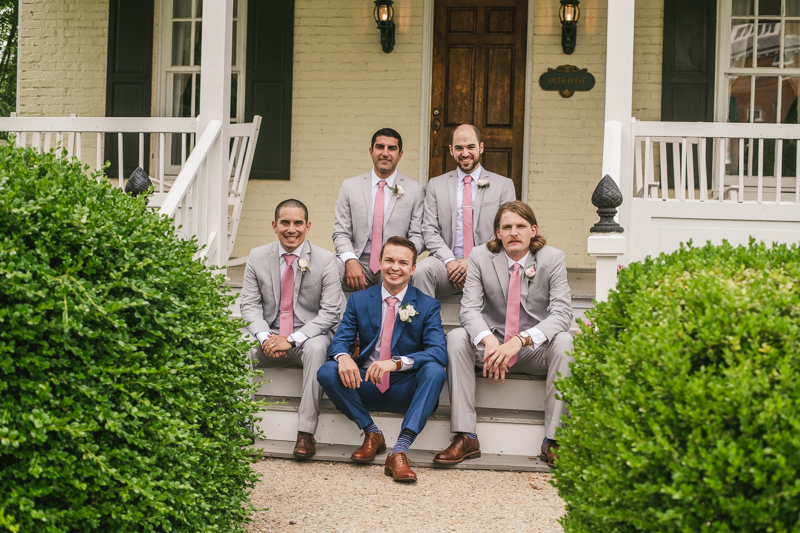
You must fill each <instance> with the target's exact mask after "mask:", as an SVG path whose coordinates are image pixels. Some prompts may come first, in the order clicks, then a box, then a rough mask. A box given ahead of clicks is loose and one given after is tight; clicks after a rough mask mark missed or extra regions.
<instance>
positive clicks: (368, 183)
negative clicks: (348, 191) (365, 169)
mask: <svg viewBox="0 0 800 533" xmlns="http://www.w3.org/2000/svg"><path fill="white" fill-rule="evenodd" d="M361 191H362V192H363V193H364V205H365V206H367V220H370V221H371V220H372V173H371V172H370V173H367V174H366V175H365V176H364V179H363V180H362V182H361ZM370 224H371V222H370Z"/></svg>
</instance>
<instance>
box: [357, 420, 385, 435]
mask: <svg viewBox="0 0 800 533" xmlns="http://www.w3.org/2000/svg"><path fill="white" fill-rule="evenodd" d="M361 430H362V431H364V432H366V433H377V434H378V435H380V434H381V430H380V429H378V426H376V425H375V422H370V423H369V425H368V426H367V427H365V428H361Z"/></svg>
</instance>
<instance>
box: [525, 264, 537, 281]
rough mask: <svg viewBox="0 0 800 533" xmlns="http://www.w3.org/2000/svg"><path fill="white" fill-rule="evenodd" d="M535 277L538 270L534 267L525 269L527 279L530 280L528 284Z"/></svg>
mask: <svg viewBox="0 0 800 533" xmlns="http://www.w3.org/2000/svg"><path fill="white" fill-rule="evenodd" d="M535 275H536V269H535V268H534V267H533V265H531V266H529V267H528V268H526V269H525V278H526V279H527V280H528V283H530V282H531V281H533V276H535Z"/></svg>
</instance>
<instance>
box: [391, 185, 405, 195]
mask: <svg viewBox="0 0 800 533" xmlns="http://www.w3.org/2000/svg"><path fill="white" fill-rule="evenodd" d="M389 190H390V191H392V192H393V193H394V195H395V196H397V197H398V198H400V197H401V196H403V193H404V192H406V191H404V190H403V188H402V187H401V186H400V185H397V184H395V186H394V187H389Z"/></svg>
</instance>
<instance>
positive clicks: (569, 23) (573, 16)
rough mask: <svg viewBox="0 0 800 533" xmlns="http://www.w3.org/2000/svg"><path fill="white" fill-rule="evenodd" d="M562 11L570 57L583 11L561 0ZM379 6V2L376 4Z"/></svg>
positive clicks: (575, 3) (565, 48)
mask: <svg viewBox="0 0 800 533" xmlns="http://www.w3.org/2000/svg"><path fill="white" fill-rule="evenodd" d="M560 2H561V9H559V10H558V18H560V19H561V49H562V50H563V51H564V53H565V54H567V55H569V54H571V53H572V52H574V51H575V44H576V42H577V40H578V19H579V18H581V10H580V8H579V7H578V4H580V1H579V0H560ZM375 3H376V4H377V2H375Z"/></svg>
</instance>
